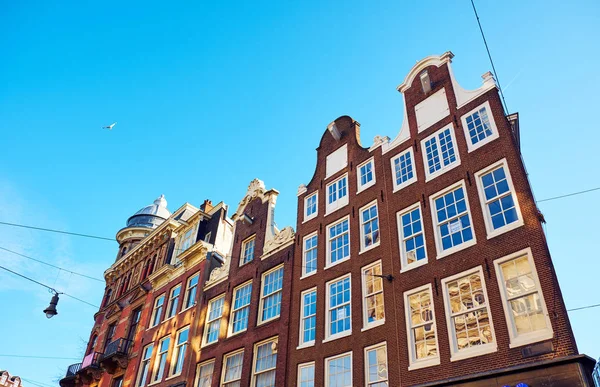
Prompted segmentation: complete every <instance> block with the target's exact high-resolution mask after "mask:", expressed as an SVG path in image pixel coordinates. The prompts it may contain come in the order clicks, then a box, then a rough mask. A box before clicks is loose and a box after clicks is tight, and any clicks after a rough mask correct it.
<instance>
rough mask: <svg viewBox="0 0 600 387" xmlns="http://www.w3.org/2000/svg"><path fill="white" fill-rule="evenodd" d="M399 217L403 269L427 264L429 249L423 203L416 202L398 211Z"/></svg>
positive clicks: (399, 238)
mask: <svg viewBox="0 0 600 387" xmlns="http://www.w3.org/2000/svg"><path fill="white" fill-rule="evenodd" d="M397 218H398V240H399V241H400V260H401V264H402V271H404V270H409V269H412V268H414V267H417V266H421V265H424V264H426V263H427V250H426V248H425V233H424V231H423V220H422V219H423V216H422V215H421V203H416V204H414V205H412V206H410V207H408V208H405V209H404V210H402V211H400V212H398V216H397Z"/></svg>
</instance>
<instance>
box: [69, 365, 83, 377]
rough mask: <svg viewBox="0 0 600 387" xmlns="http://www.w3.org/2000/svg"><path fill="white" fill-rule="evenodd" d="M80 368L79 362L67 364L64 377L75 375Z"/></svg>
mask: <svg viewBox="0 0 600 387" xmlns="http://www.w3.org/2000/svg"><path fill="white" fill-rule="evenodd" d="M80 369H81V363H77V364H71V365H70V366H69V368H67V374H66V375H65V378H68V377H70V376H75V375H76V374H77V372H79V370H80Z"/></svg>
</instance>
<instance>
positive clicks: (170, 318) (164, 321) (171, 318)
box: [159, 314, 177, 325]
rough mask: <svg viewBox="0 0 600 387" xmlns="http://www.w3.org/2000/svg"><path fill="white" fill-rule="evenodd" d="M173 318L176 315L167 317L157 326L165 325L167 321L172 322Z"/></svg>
mask: <svg viewBox="0 0 600 387" xmlns="http://www.w3.org/2000/svg"><path fill="white" fill-rule="evenodd" d="M175 316H177V314H174V315H173V316H171V317H169V318H168V319H165V320H163V321H162V322H161V323H160V324H159V325H162V324H164V323H166V322H167V321H169V320H173V319H174V318H175Z"/></svg>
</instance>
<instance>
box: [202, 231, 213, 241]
mask: <svg viewBox="0 0 600 387" xmlns="http://www.w3.org/2000/svg"><path fill="white" fill-rule="evenodd" d="M210 237H212V232H211V231H209V232H207V233H206V235H204V239H203V240H204V242H206V243H210Z"/></svg>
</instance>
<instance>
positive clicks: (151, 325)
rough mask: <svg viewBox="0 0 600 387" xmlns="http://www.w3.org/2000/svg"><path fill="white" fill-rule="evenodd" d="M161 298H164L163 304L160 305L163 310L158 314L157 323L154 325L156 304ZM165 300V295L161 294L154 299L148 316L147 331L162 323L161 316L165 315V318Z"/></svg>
mask: <svg viewBox="0 0 600 387" xmlns="http://www.w3.org/2000/svg"><path fill="white" fill-rule="evenodd" d="M161 297H164V299H163V303H162V307H163V310H161V312H160V316H159V318H158V321H157V322H156V323H154V320H155V318H154V313H155V311H156V308H157V306H156V304H157V302H158V300H159V299H160V298H161ZM166 298H167V293H162V294H161V295H159V296H158V297H156V298H155V299H154V306H153V307H152V313H151V314H150V325H149V326H148V329H150V328H154V327H155V326H157V325H160V323H161V322H162V321H163V320H162V318H163V315H165V316H166V313H167V311H166V308H165V306H166V305H165V301H166ZM163 312H164V313H163Z"/></svg>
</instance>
